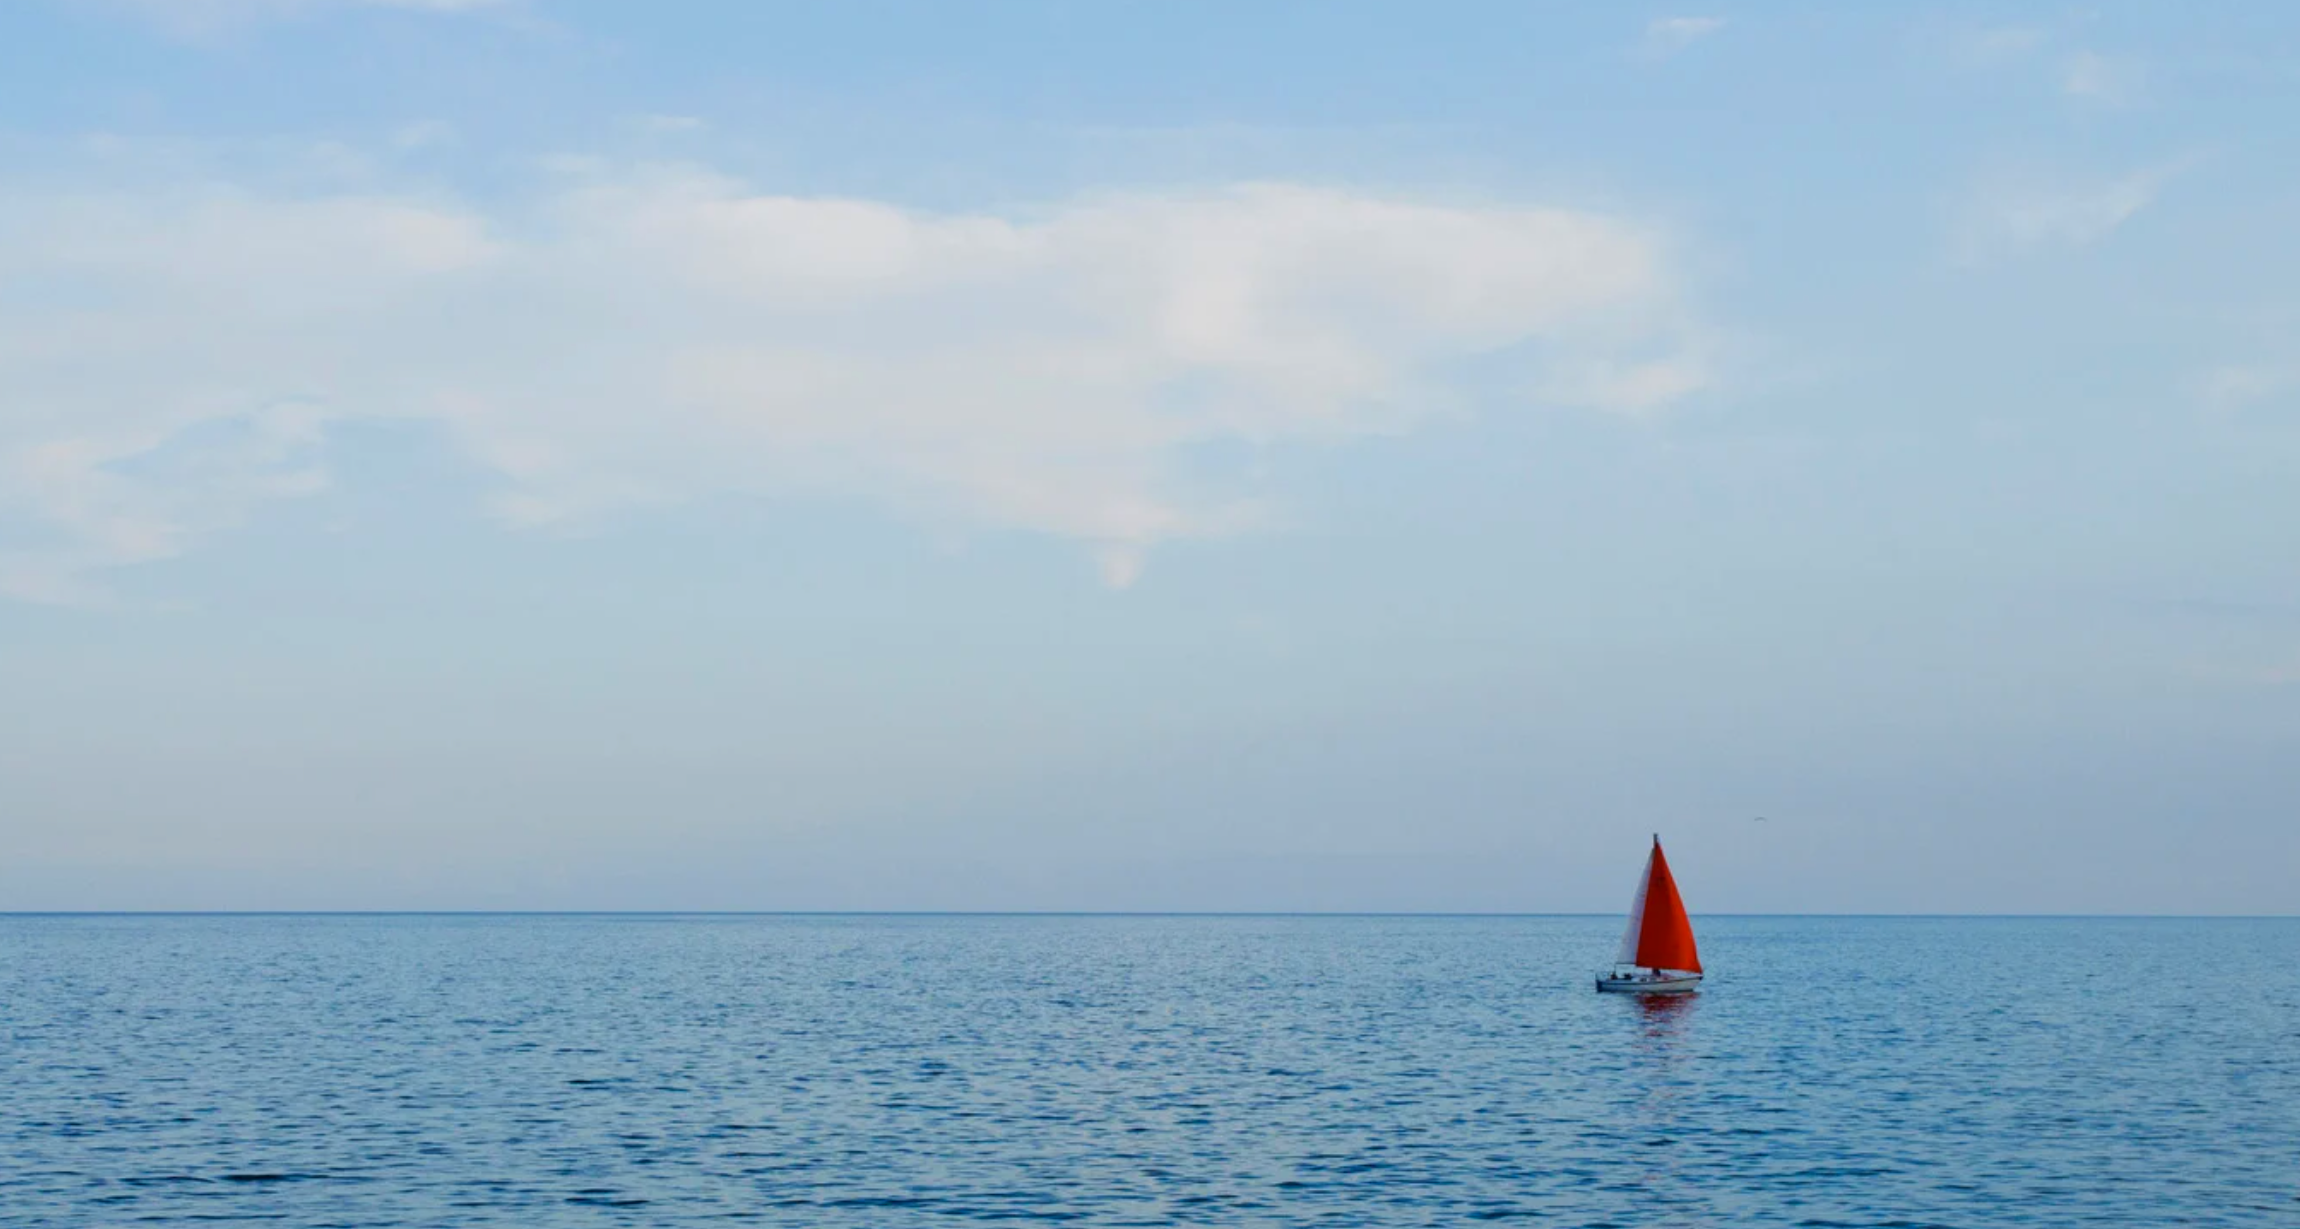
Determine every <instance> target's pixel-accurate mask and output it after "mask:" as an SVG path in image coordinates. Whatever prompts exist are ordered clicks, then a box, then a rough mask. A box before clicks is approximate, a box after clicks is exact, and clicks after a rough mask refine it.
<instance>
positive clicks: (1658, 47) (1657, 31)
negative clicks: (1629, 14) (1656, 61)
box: [1644, 17, 1725, 56]
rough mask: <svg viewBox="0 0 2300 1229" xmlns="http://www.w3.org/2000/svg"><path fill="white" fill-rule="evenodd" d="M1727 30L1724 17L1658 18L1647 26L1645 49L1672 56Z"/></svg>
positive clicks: (1648, 51) (1654, 53)
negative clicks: (1720, 31)
mask: <svg viewBox="0 0 2300 1229" xmlns="http://www.w3.org/2000/svg"><path fill="white" fill-rule="evenodd" d="M1724 28H1725V19H1724V18H1722V17H1657V18H1655V19H1654V20H1652V21H1650V22H1647V23H1646V25H1645V43H1644V49H1645V51H1646V52H1647V53H1648V54H1651V55H1660V56H1666V55H1672V54H1675V53H1676V52H1679V51H1682V50H1684V49H1685V48H1687V47H1689V46H1691V45H1693V44H1694V43H1696V42H1698V41H1700V40H1702V39H1704V38H1707V37H1709V36H1710V35H1712V34H1715V33H1717V32H1718V31H1719V30H1722V29H1724Z"/></svg>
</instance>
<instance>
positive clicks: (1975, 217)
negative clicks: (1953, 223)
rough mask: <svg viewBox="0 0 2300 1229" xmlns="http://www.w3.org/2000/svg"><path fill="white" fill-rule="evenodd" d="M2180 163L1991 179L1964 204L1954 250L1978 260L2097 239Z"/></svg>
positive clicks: (2131, 213)
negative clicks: (2060, 176) (2108, 173)
mask: <svg viewBox="0 0 2300 1229" xmlns="http://www.w3.org/2000/svg"><path fill="white" fill-rule="evenodd" d="M2185 165H2186V164H2185V163H2173V164H2168V165H2164V166H2157V167H2150V168H2147V169H2144V170H2139V171H2135V172H2132V173H2131V174H2127V175H2123V176H2119V177H2117V178H2115V179H2109V180H2094V181H2090V182H2081V183H2066V182H2059V183H2055V182H2048V181H2044V180H2041V179H2037V178H2033V177H2031V178H2023V179H2017V180H2006V181H2003V182H1999V183H1996V184H1993V185H1990V186H1988V187H1985V188H1983V189H1981V190H1979V191H1978V192H1976V193H1974V194H1973V195H1972V197H1971V198H1970V199H1969V200H1968V201H1967V203H1966V205H1965V208H1964V211H1963V216H1962V217H1961V218H1960V220H1959V223H1958V227H1957V233H1956V235H1955V245H1956V248H1957V252H1958V255H1959V256H1960V257H1961V258H1963V259H1965V260H1967V261H1974V262H1978V261H1985V260H1988V259H1990V258H1993V257H1998V256H2004V255H2009V254H2013V253H2017V252H2022V251H2030V250H2034V249H2038V248H2049V247H2063V248H2068V247H2087V246H2090V245H2092V244H2095V243H2099V242H2100V241H2102V240H2104V239H2106V238H2108V237H2109V236H2110V235H2111V234H2114V233H2115V232H2116V230H2117V229H2118V228H2119V227H2121V226H2123V225H2124V224H2125V223H2126V222H2129V221H2131V220H2132V219H2133V218H2134V217H2135V216H2136V215H2138V214H2139V213H2140V211H2142V210H2143V209H2146V208H2148V207H2149V206H2150V205H2151V204H2153V203H2155V201H2156V198H2157V196H2158V194H2160V193H2161V192H2162V191H2163V190H2164V186H2165V184H2167V183H2169V182H2170V181H2171V180H2172V179H2173V178H2174V177H2175V176H2176V175H2178V174H2179V173H2180V172H2181V171H2182V170H2183V169H2184V168H2185Z"/></svg>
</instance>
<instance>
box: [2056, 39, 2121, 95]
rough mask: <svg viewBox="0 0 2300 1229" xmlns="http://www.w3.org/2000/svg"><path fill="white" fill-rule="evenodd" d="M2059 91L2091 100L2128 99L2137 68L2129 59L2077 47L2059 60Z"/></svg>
mask: <svg viewBox="0 0 2300 1229" xmlns="http://www.w3.org/2000/svg"><path fill="white" fill-rule="evenodd" d="M2060 88H2061V92H2062V93H2065V94H2067V95H2068V96H2069V97H2071V98H2081V99H2085V100H2088V101H2091V102H2100V103H2121V102H2128V101H2130V100H2131V99H2132V97H2133V95H2134V94H2135V93H2137V92H2138V90H2139V88H2140V71H2139V69H2138V68H2136V67H2135V66H2134V65H2132V64H2131V63H2129V62H2126V61H2121V60H2111V59H2109V58H2108V57H2107V56H2104V55H2101V54H2099V53H2098V52H2093V51H2078V52H2076V53H2075V54H2073V55H2071V56H2069V57H2068V59H2067V60H2066V61H2064V62H2063V63H2062V64H2061V77H2060Z"/></svg>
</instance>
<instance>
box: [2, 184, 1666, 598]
mask: <svg viewBox="0 0 2300 1229" xmlns="http://www.w3.org/2000/svg"><path fill="white" fill-rule="evenodd" d="M11 278H13V283H12V284H14V285H16V286H19V287H45V288H46V289H45V290H44V291H42V292H40V293H38V294H33V295H31V296H30V297H27V295H26V294H25V293H23V292H19V293H17V294H16V295H15V296H13V297H12V298H0V514H4V513H7V512H9V511H10V510H11V509H12V510H13V512H14V514H15V515H17V516H18V517H27V516H28V517H31V518H34V519H36V520H37V521H39V522H40V523H41V524H42V525H44V526H45V527H46V529H47V531H48V532H49V533H50V534H51V535H52V536H53V539H54V540H53V541H52V542H51V543H49V544H48V546H47V547H45V548H43V549H42V550H39V551H31V552H27V551H22V550H19V551H17V552H16V553H15V554H14V555H13V557H12V564H11V567H12V573H13V580H12V581H11V582H7V583H12V584H13V587H14V588H15V589H16V590H17V591H18V592H19V593H31V592H35V591H54V590H57V589H59V588H64V587H69V580H70V577H71V576H72V575H75V574H77V573H80V572H84V571H85V570H87V569H88V568H91V567H94V566H98V565H101V564H106V563H118V562H129V561H134V560H139V559H149V558H155V557H160V556H164V555H167V554H171V553H175V552H177V551H180V550H182V549H184V548H185V547H186V546H187V544H188V543H189V542H190V541H192V540H193V539H195V538H196V537H197V535H199V534H201V533H204V532H208V531H210V530H213V529H215V528H217V527H220V526H222V525H226V524H229V523H230V522H231V521H232V520H234V519H236V518H238V517H239V516H241V515H243V514H244V513H245V512H246V510H247V509H248V508H250V507H251V506H252V505H253V503H254V502H256V501H259V500H263V499H269V498H277V497H282V496H290V495H294V494H297V493H300V492H304V491H309V490H312V489H314V488H315V486H316V485H317V484H319V483H320V482H322V481H323V480H324V479H323V478H322V476H321V472H320V470H319V468H318V465H317V460H316V457H315V454H314V446H315V442H316V441H317V440H319V439H320V437H321V435H322V433H323V432H324V429H325V424H326V423H328V422H330V421H335V420H342V419H349V418H414V419H423V420H428V421H432V422H436V423H439V424H442V425H444V426H445V427H446V428H447V429H448V430H449V431H450V432H451V433H452V435H453V436H454V437H455V438H456V439H458V440H459V441H461V442H462V443H463V444H465V445H466V446H468V447H469V449H470V450H471V451H472V453H473V454H474V455H475V456H477V457H479V458H481V459H483V460H484V461H485V462H486V463H487V464H489V465H490V466H492V467H493V469H494V470H495V471H496V472H497V473H499V474H500V475H501V476H502V478H503V479H504V481H505V484H506V494H505V496H504V498H503V500H502V502H501V507H500V510H501V511H502V512H503V513H504V514H505V515H506V516H507V517H509V518H511V519H513V520H516V521H521V522H549V521H555V520H563V519H566V518H570V517H582V516H589V515H596V514H601V513H604V512H607V511H610V510H612V509H615V508H617V507H623V506H629V505H635V504H645V503H661V502H672V501H678V500H683V499H688V498H692V497H696V496H700V495H707V494H712V493H725V492H737V493H759V494H806V493H832V494H838V495H842V496H857V495H859V496H862V497H865V498H870V499H874V500H878V501H881V502H883V503H885V504H887V505H890V506H892V507H895V508H897V509H899V510H902V511H904V512H906V513H909V514H911V515H914V516H918V517H921V518H927V519H933V520H938V521H944V522H950V523H955V524H958V525H961V526H965V525H973V526H992V527H1006V528H1019V529H1026V530H1034V531H1039V532H1043V533H1048V534H1053V535H1059V536H1063V537H1067V538H1072V539H1076V540H1079V541H1081V542H1082V543H1085V544H1087V545H1089V546H1090V547H1091V548H1092V549H1093V550H1094V552H1095V554H1096V556H1097V558H1098V559H1099V560H1100V562H1101V566H1102V569H1103V571H1104V575H1105V576H1106V578H1107V579H1108V580H1109V581H1110V582H1111V583H1113V584H1120V585H1123V584H1125V583H1128V582H1130V581H1131V580H1132V579H1133V578H1134V577H1135V576H1136V575H1137V574H1138V573H1139V571H1140V569H1141V567H1142V561H1143V558H1144V555H1145V552H1147V551H1148V550H1149V549H1150V548H1152V547H1154V546H1155V545H1157V544H1158V543H1160V542H1164V541H1169V540H1174V539H1179V538H1188V537H1201V536H1210V535H1222V534H1230V533H1236V532H1240V531H1243V530H1246V529H1249V528H1251V527H1253V526H1255V525H1256V524H1258V523H1261V522H1262V521H1263V520H1264V519H1265V517H1266V512H1265V510H1264V509H1263V508H1262V507H1261V505H1260V503H1259V502H1258V501H1257V500H1256V499H1254V498H1253V497H1252V493H1251V492H1242V491H1235V490H1223V489H1206V488H1205V487H1204V486H1203V485H1202V484H1201V483H1199V482H1197V481H1194V479H1193V474H1192V473H1191V470H1190V467H1189V465H1188V464H1187V460H1188V456H1189V454H1190V452H1191V450H1192V449H1193V448H1195V447H1197V446H1200V445H1204V444H1208V443H1213V442H1221V441H1239V442H1245V443H1247V444H1259V445H1267V444H1277V443H1284V442H1289V441H1331V440H1340V439H1347V438H1351V437H1354V436H1361V435H1366V434H1369V433H1380V432H1388V431H1395V430H1399V429H1402V428H1404V427H1407V426H1410V425H1411V424H1412V423H1414V422H1415V421H1417V420H1419V419H1421V418H1423V417H1424V416H1426V415H1428V414H1431V413H1436V412H1442V411H1443V410H1445V409H1446V408H1447V407H1449V406H1450V405H1452V404H1454V403H1456V402H1458V401H1459V399H1460V397H1461V394H1462V391H1463V390H1462V388H1461V387H1460V382H1459V380H1458V379H1457V377H1456V371H1455V368H1456V367H1457V366H1458V365H1459V363H1460V361H1462V360H1467V359H1470V358H1474V357H1479V356H1484V357H1485V359H1486V360H1487V361H1488V362H1489V363H1490V362H1496V361H1498V362H1501V363H1503V364H1504V365H1505V366H1507V365H1509V364H1512V363H1514V364H1515V365H1516V370H1518V371H1519V372H1520V374H1521V377H1522V378H1521V379H1520V380H1519V381H1518V383H1519V384H1520V386H1526V385H1530V386H1531V387H1534V388H1537V389H1540V390H1543V393H1544V396H1545V398H1546V399H1548V400H1551V401H1555V402H1573V403H1579V404H1587V405H1595V406H1601V407H1605V408H1612V409H1622V410H1645V409H1651V408H1653V407H1655V406H1658V405H1661V404H1664V403H1667V402H1670V401H1673V400H1676V399H1679V398H1681V397H1684V396H1686V395H1688V394H1689V393H1691V392H1693V391H1695V390H1697V389H1698V388H1699V387H1701V386H1702V384H1703V383H1705V382H1706V379H1707V377H1706V368H1705V366H1704V365H1703V362H1702V359H1701V354H1700V347H1699V345H1698V344H1697V342H1698V337H1699V333H1700V331H1699V329H1698V328H1697V327H1696V326H1695V325H1694V323H1693V322H1692V321H1690V320H1689V318H1688V317H1687V315H1686V313H1685V312H1684V310H1683V309H1682V308H1681V306H1680V305H1679V303H1678V297H1677V294H1676V290H1675V287H1674V286H1673V284H1672V278H1671V277H1670V273H1669V269H1668V267H1667V261H1666V254H1665V250H1664V248H1663V246H1662V245H1661V243H1660V242H1659V240H1658V239H1657V237H1656V236H1655V235H1653V234H1651V233H1649V232H1647V231H1646V230H1644V229H1641V228H1640V227H1638V226H1635V225H1632V224H1630V223H1627V222H1625V221H1623V220H1620V219H1618V218H1614V217H1610V216H1606V215H1602V214H1596V213H1589V212H1582V211H1575V210H1567V209H1551V208H1535V207H1517V206H1462V205H1447V204H1435V203H1426V202H1417V201H1411V200H1400V199H1391V198H1385V197H1378V196H1369V195H1363V194H1358V193H1352V192H1344V191H1335V190H1325V189H1315V188H1304V187H1295V186H1286V185H1254V186H1243V187H1237V188H1234V189H1230V190H1226V191H1219V192H1208V193H1179V194H1167V195H1133V196H1118V197H1109V198H1103V199H1092V200H1083V201H1074V202H1070V203H1067V204H1063V205H1060V206H1057V207H1053V208H1049V209H1045V210H1042V211H1039V212H1036V213H1033V214H1029V215H1013V216H1008V215H1000V214H988V213H980V214H926V213H920V212H915V211H911V210H906V209H903V208H900V207H898V206H895V205H891V204H887V203H883V202H877V201H869V200H853V199H823V198H794V197H782V196H773V195H764V194H759V193H756V192H754V191H752V190H750V189H747V188H746V187H744V186H743V185H741V184H739V183H736V182H734V181H732V180H729V179H727V178H724V177H721V176H718V175H714V174H711V173H709V172H706V171H700V170H693V169H656V170H629V169H613V168H608V169H604V170H601V169H592V170H589V171H586V172H582V173H579V174H576V175H574V176H573V177H572V180H571V182H566V183H563V184H561V185H560V186H559V187H557V188H554V189H552V190H551V191H549V192H548V193H547V194H546V195H545V196H544V197H543V198H542V199H541V200H539V201H535V202H530V203H529V205H528V206H527V207H524V208H522V209H519V210H517V211H507V212H504V213H502V214H499V215H490V214H488V213H485V212H482V211H480V210H478V209H476V208H474V207H473V206H471V205H469V204H465V203H459V202H453V201H437V200H432V201H424V200H412V199H384V198H378V197H323V198H316V199H315V198H303V199H293V198H284V197H278V196H265V195H259V194H254V193H249V192H244V191H238V190H232V189H226V188H187V189H181V190H176V191H171V192H165V193H157V194H153V193H136V194H126V193H112V194H105V193H95V194H88V195H82V196H76V197H75V196H60V195H55V194H52V193H51V194H30V195H26V194H17V195H14V196H7V195H4V194H0V285H8V284H11ZM43 577H44V578H45V579H43Z"/></svg>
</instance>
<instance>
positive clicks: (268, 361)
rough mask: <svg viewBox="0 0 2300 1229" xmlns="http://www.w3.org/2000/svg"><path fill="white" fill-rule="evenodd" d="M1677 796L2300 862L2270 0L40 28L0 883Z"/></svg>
mask: <svg viewBox="0 0 2300 1229" xmlns="http://www.w3.org/2000/svg"><path fill="white" fill-rule="evenodd" d="M1758 815H1763V816H1765V817H1767V818H1766V820H1765V822H1762V823H1759V822H1756V821H1755V819H1754V817H1755V816H1758ZM1656 830H1658V831H1660V832H1661V833H1662V834H1663V836H1664V839H1665V840H1667V841H1668V843H1669V847H1670V853H1671V861H1672V862H1673V864H1674V865H1675V867H1676V870H1677V872H1678V875H1679V878H1680V881H1681V883H1682V886H1683V888H1684V892H1685V895H1686V898H1687V900H1688V902H1689V904H1691V906H1692V907H1693V909H1694V911H1695V912H1696V913H1700V912H1703V911H1800V910H1831V911H1972V910H1977V911H2015V912H2020V911H2093V912H2123V911H2135V912H2275V913H2289V912H2294V911H2296V910H2300V895H2296V892H2300V889H2296V888H2295V887H2294V884H2295V883H2296V882H2300V879H2296V877H2295V875H2294V871H2295V869H2296V868H2300V7H2295V6H2292V5H2289V4H2286V3H2281V2H2262V3H2255V4H2212V5H2198V6H2175V5H2137V4H2134V5H2106V6H2100V7H2099V8H2098V9H2097V10H2091V11H2088V10H2085V9H2083V8H2082V7H2081V6H2071V5H2065V4H2058V3H2052V4H2037V5H2027V6H2022V5H1984V4H1959V5H1948V6H1936V7H1931V8H1925V7H1921V6H1918V5H1847V4H1842V3H1812V4H1801V5H1800V4H1734V5H1719V6H1711V7H1700V8H1683V9H1676V8H1667V7H1662V8H1651V9H1639V8H1636V7H1635V6H1624V5H1619V4H1610V3H1608V4H1599V3H1589V4H1580V5H1562V4H1535V3H1526V2H1524V0H1503V2H1495V3H1435V2H1431V0H1420V2H1417V3H1411V4H1408V3H1402V2H1400V3H1384V4H1368V3H1343V2H1338V0H1320V2H1317V3H1281V2H1278V0H1270V2H1267V3H1255V4H1239V3H1235V2H1233V0H1223V2H1221V3H1211V2H1208V3H1200V2H1197V0H1159V2H1158V3H1142V4H1103V3H1083V2H1079V3H1059V2H1056V0H1030V2H1011V3H1005V2H1002V3H976V2H961V0H919V2H916V3H904V2H896V0H842V2H841V3H836V4H813V3H809V4H797V3H769V2H766V0H726V2H723V3H718V2H699V0H698V2H686V3H675V2H671V0H663V2H658V3H647V4H634V3H627V2H625V0H12V2H10V3H7V4H6V5H4V6H0V908H16V909H47V908H179V907H193V908H207V907H226V908H302V907H324V908H336V907H341V908H374V907H383V908H403V907H414V908H421V907H481V908H493V907H521V908H529V907H532V908H561V907H608V908H624V907H670V908H679V907H693V908H879V907H883V908H922V909H931V908H1020V909H1040V908H1056V909H1063V908H1114V909H1160V908H1177V909H1209V908H1210V909H1297V908H1308V909H1438V910H1449V909H1460V910H1535V911H1547V910H1591V909H1618V908H1621V907H1624V906H1625V905H1626V902H1627V899H1628V895H1629V889H1630V886H1631V880H1632V878H1633V876H1634V875H1635V873H1636V872H1637V870H1638V868H1639V866H1640V864H1641V860H1642V858H1643V855H1644V841H1645V838H1646V834H1647V833H1649V832H1652V831H1656Z"/></svg>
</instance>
